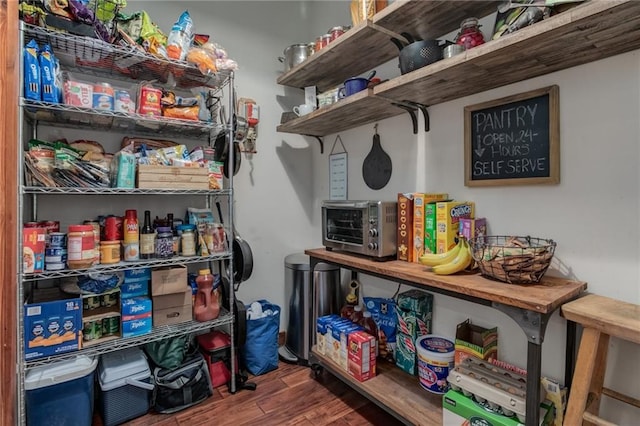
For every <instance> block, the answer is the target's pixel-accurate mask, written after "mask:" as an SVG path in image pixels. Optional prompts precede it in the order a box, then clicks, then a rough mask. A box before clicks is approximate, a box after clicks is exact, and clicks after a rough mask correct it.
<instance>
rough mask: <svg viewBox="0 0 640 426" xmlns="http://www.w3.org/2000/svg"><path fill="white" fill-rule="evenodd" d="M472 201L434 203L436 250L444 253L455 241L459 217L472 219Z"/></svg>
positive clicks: (473, 208)
mask: <svg viewBox="0 0 640 426" xmlns="http://www.w3.org/2000/svg"><path fill="white" fill-rule="evenodd" d="M474 214H475V203H474V202H473V201H445V202H439V203H437V204H436V252H438V253H445V252H447V251H449V250H451V249H452V248H453V247H454V246H455V245H456V243H457V236H458V230H459V229H460V219H462V218H465V219H472V218H473V217H474Z"/></svg>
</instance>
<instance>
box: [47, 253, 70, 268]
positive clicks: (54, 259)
mask: <svg viewBox="0 0 640 426" xmlns="http://www.w3.org/2000/svg"><path fill="white" fill-rule="evenodd" d="M44 263H45V264H47V263H49V264H51V263H60V264H62V265H63V266H64V264H65V263H67V255H66V254H65V255H62V254H61V255H58V256H45V257H44Z"/></svg>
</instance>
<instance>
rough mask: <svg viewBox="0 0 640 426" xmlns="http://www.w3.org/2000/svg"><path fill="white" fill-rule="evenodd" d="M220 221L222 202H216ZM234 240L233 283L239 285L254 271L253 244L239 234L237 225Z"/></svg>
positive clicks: (235, 285) (234, 230)
mask: <svg viewBox="0 0 640 426" xmlns="http://www.w3.org/2000/svg"><path fill="white" fill-rule="evenodd" d="M216 207H217V209H218V215H219V216H220V222H222V209H221V208H220V203H219V202H216ZM232 228H233V229H232V231H233V241H232V242H231V245H232V247H231V248H232V251H233V277H231V278H232V279H233V285H234V287H237V286H239V285H240V283H241V282H243V281H246V280H248V279H249V278H250V277H251V274H252V273H253V252H252V251H251V246H249V243H247V242H246V241H245V240H243V239H242V237H241V236H240V235H239V234H238V232H237V231H236V229H235V226H232Z"/></svg>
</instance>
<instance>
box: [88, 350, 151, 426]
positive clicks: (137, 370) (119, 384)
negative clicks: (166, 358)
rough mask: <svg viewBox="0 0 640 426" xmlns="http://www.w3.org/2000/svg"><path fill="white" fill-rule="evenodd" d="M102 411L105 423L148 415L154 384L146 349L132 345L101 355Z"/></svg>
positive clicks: (116, 422) (109, 423)
mask: <svg viewBox="0 0 640 426" xmlns="http://www.w3.org/2000/svg"><path fill="white" fill-rule="evenodd" d="M98 382H99V384H100V398H99V401H100V402H99V403H100V412H101V413H102V420H103V422H104V425H105V426H111V425H117V424H120V423H124V422H126V421H127V420H131V419H134V418H136V417H140V416H143V415H145V414H146V413H147V412H148V411H149V406H150V404H149V399H150V396H151V391H152V390H153V385H152V384H151V383H150V382H151V370H150V369H149V363H148V362H147V357H146V356H145V355H144V352H142V350H140V349H138V348H129V349H125V350H122V351H118V352H112V353H109V354H105V355H102V357H101V358H100V364H99V365H98Z"/></svg>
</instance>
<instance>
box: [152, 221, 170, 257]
mask: <svg viewBox="0 0 640 426" xmlns="http://www.w3.org/2000/svg"><path fill="white" fill-rule="evenodd" d="M156 231H157V232H158V235H157V236H156V257H157V258H158V259H168V258H170V257H172V256H173V233H172V232H171V228H169V227H168V226H166V227H165V226H161V227H159V228H158V229H156Z"/></svg>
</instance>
